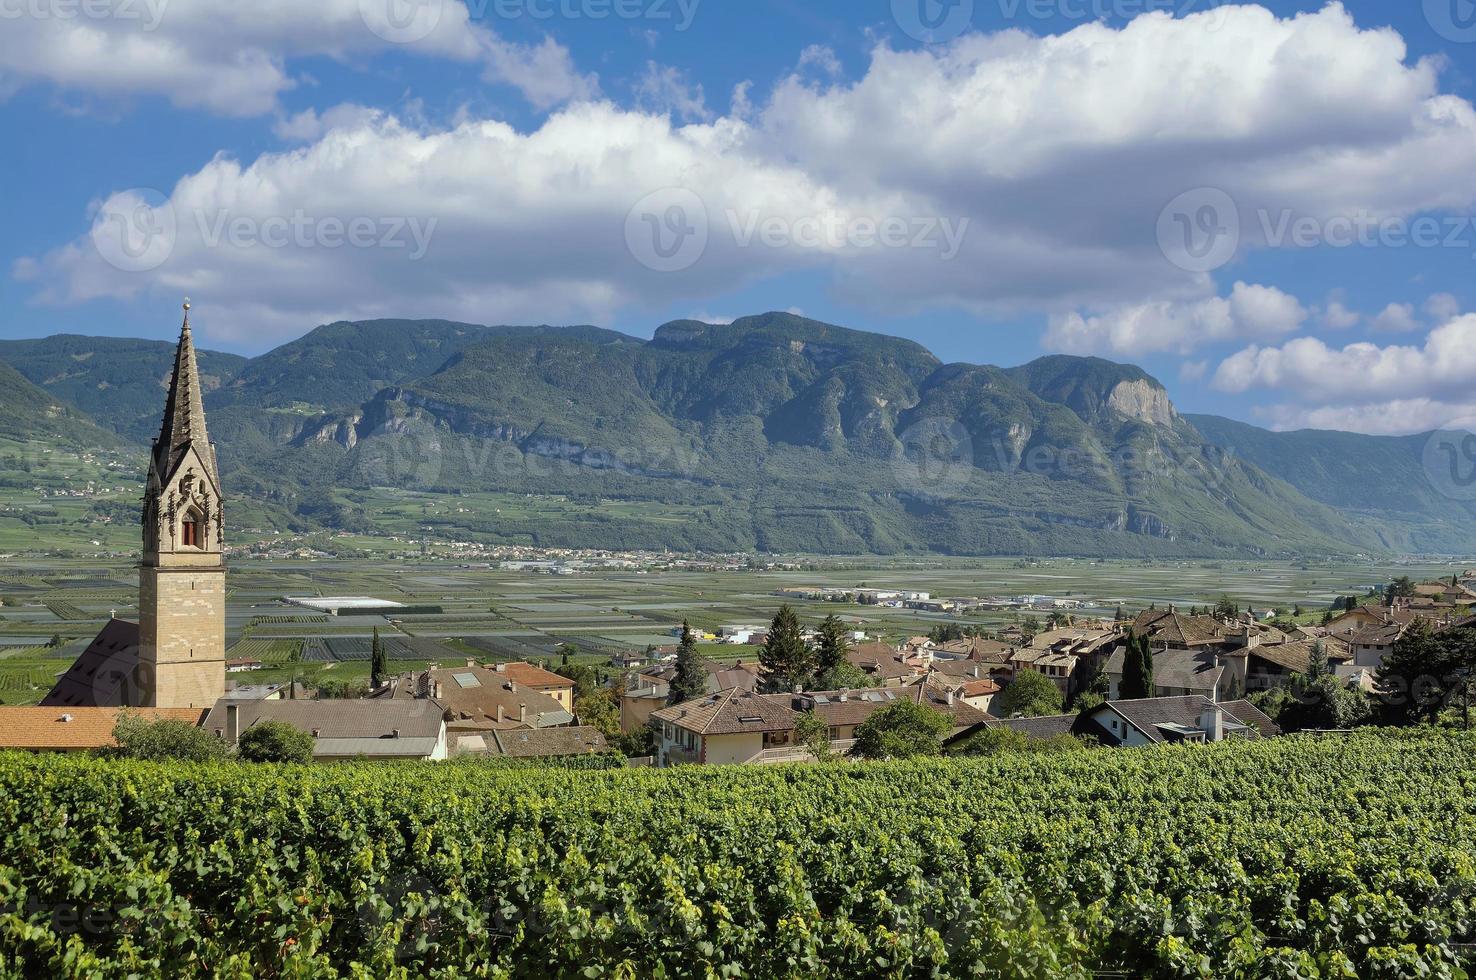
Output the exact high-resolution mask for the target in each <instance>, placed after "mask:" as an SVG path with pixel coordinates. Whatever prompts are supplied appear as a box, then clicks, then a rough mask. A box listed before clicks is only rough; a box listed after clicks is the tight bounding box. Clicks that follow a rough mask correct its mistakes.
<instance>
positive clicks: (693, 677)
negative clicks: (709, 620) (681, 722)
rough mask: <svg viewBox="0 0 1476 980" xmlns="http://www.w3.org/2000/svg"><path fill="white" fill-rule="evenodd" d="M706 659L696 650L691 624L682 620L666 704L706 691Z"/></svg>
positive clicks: (694, 696) (678, 701)
mask: <svg viewBox="0 0 1476 980" xmlns="http://www.w3.org/2000/svg"><path fill="white" fill-rule="evenodd" d="M707 682H708V673H707V661H706V659H705V658H704V657H703V656H702V654H701V653H699V652H698V651H697V638H696V637H695V636H694V635H693V634H692V625H691V624H690V623H688V622H687V621H686V620H685V619H684V620H682V639H681V642H679V643H678V644H677V657H676V676H675V677H673V678H672V679H671V696H670V697H669V698H668V699H667V703H668V704H681V703H682V702H683V701H690V700H692V699H693V698H700V697H702V696H703V695H704V694H706V693H707Z"/></svg>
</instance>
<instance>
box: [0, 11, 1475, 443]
mask: <svg viewBox="0 0 1476 980" xmlns="http://www.w3.org/2000/svg"><path fill="white" fill-rule="evenodd" d="M245 8H249V9H245ZM927 18H931V20H930V23H932V24H934V25H936V29H935V30H934V32H933V33H931V34H929V33H928V32H927V30H925V29H924V28H923V27H921V25H922V23H923V19H927ZM0 19H3V20H4V21H5V23H4V24H0V121H3V124H4V131H5V133H6V135H7V140H6V151H5V153H4V154H3V156H0V167H3V171H0V172H3V174H4V176H5V178H6V187H7V194H6V203H7V208H6V212H7V214H6V217H7V220H6V221H4V222H3V224H0V270H4V274H3V275H0V335H4V336H7V337H25V336H40V335H45V334H51V333H57V332H76V333H90V334H118V335H130V336H148V337H157V338H167V337H171V336H172V335H173V333H174V331H175V330H176V328H177V326H176V325H177V309H178V306H177V304H178V302H179V299H180V297H181V296H182V295H183V294H185V293H189V294H190V295H191V297H192V299H193V300H194V302H195V304H196V314H195V320H196V323H197V330H198V332H199V334H200V335H201V336H202V338H203V342H204V343H205V344H206V345H208V346H213V347H217V348H221V349H229V350H237V351H241V352H244V353H256V352H260V351H262V350H265V349H268V348H270V347H272V346H275V345H276V344H278V343H281V342H283V341H285V340H288V339H291V338H292V337H294V336H298V335H300V334H302V333H304V332H306V331H307V330H309V329H311V328H312V327H313V326H315V325H316V324H318V323H321V322H326V321H330V320H334V319H343V318H348V319H353V318H361V317H370V316H407V317H418V316H446V317H451V318H456V319H465V320H470V321H473V322H488V323H522V322H553V323H569V322H592V323H596V324H599V325H602V326H608V327H612V328H615V329H619V330H623V331H626V332H629V333H632V334H637V335H645V336H648V335H649V334H650V332H651V330H652V329H653V328H654V327H655V326H656V325H657V324H659V323H661V322H664V321H666V320H669V319H674V318H678V317H685V316H698V317H702V318H707V319H729V318H732V317H735V316H741V315H744V314H747V313H756V312H762V311H765V310H771V309H781V310H782V309H792V310H796V311H799V312H802V313H803V314H805V315H807V316H811V317H814V318H816V319H821V320H827V321H830V322H834V323H839V324H843V325H846V326H852V327H858V328H863V329H871V330H877V331H881V332H886V333H892V334H898V335H902V336H906V337H910V338H913V339H915V340H918V341H920V342H921V343H923V344H925V345H927V346H928V347H929V348H931V349H932V350H934V351H935V352H936V353H937V354H938V355H939V356H941V357H943V358H944V359H945V360H966V361H975V362H985V363H995V364H1015V363H1020V362H1023V361H1026V360H1029V359H1031V358H1033V357H1037V356H1040V355H1041V354H1044V353H1051V352H1056V351H1064V352H1071V353H1092V354H1100V355H1102V356H1106V357H1110V358H1113V359H1115V360H1123V361H1131V362H1134V363H1139V364H1142V365H1143V366H1145V367H1146V368H1148V369H1149V370H1150V371H1151V372H1153V373H1154V374H1155V375H1156V376H1158V377H1159V378H1160V380H1162V381H1163V382H1164V383H1165V384H1166V385H1167V386H1168V387H1169V389H1170V392H1171V393H1172V394H1173V396H1174V399H1175V401H1176V403H1177V404H1178V405H1179V406H1180V407H1181V408H1182V409H1185V410H1188V411H1207V412H1215V413H1218V414H1225V415H1230V416H1232V417H1236V418H1242V419H1246V420H1249V421H1254V422H1257V423H1259V424H1263V425H1268V426H1276V427H1301V426H1307V425H1313V426H1318V427H1336V428H1350V429H1357V430H1362V431H1374V432H1410V431H1423V430H1426V429H1430V428H1435V427H1438V426H1444V425H1447V424H1450V423H1453V422H1456V421H1458V420H1463V419H1466V418H1467V416H1470V415H1473V414H1476V395H1473V394H1472V392H1473V391H1476V353H1473V352H1476V343H1473V341H1476V316H1470V315H1468V314H1467V312H1466V311H1468V310H1473V309H1476V289H1473V288H1472V270H1473V268H1476V265H1473V260H1476V223H1473V222H1472V220H1471V217H1470V216H1471V215H1472V213H1473V212H1472V206H1473V204H1476V112H1473V110H1472V102H1473V101H1476V92H1473V84H1476V4H1473V3H1472V2H1471V0H1421V2H1417V0H1400V2H1398V3H1395V2H1392V0H1377V2H1375V0H1345V2H1344V3H1343V4H1341V5H1340V4H1323V3H1289V2H1288V3H1266V4H1263V5H1261V6H1249V5H1246V6H1241V5H1228V4H1226V5H1220V4H1214V3H1212V2H1210V0H1199V2H1195V0H1175V2H1173V3H1166V2H1163V0H953V2H952V3H951V4H948V5H945V4H942V3H940V2H938V0H895V2H892V0H832V2H825V0H809V2H800V0H745V2H742V3H739V2H735V0H471V2H469V3H466V2H462V0H322V2H320V3H314V4H301V3H294V2H290V0H263V2H261V3H257V4H249V5H246V4H237V3H232V2H227V0H190V2H189V3H188V4H187V3H186V2H185V0H172V2H171V0H90V5H89V6H86V7H84V6H83V4H82V0H0ZM161 216H164V217H167V219H168V222H166V223H165V224H160V222H161V221H162V220H164V217H161ZM1231 217H1233V219H1234V221H1233V222H1232V223H1235V224H1238V225H1239V229H1238V232H1236V231H1234V230H1233V229H1229V225H1228V224H1227V219H1229V218H1231ZM130 222H132V223H133V224H130ZM694 222H696V223H695V224H694ZM355 223H357V228H358V232H357V233H356V234H355V235H354V236H352V237H353V239H354V240H353V241H346V239H347V238H349V237H351V236H349V234H348V232H347V226H349V225H354V224H355ZM699 225H700V228H699V227H698V226H699ZM130 229H131V230H130ZM140 229H141V230H140ZM129 235H134V236H135V237H134V238H128V237H127V236H129ZM138 235H142V236H143V237H142V238H137V236H138ZM1186 236H1187V237H1186ZM664 246H670V248H671V251H670V254H667V253H668V250H667V248H665V247H664ZM653 248H656V249H657V251H655V252H653V251H652V249H653Z"/></svg>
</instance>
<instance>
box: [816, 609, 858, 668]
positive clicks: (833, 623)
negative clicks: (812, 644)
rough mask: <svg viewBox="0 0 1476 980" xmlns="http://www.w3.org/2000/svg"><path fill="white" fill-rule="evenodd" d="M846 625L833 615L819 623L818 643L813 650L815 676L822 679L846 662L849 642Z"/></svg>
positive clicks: (849, 647)
mask: <svg viewBox="0 0 1476 980" xmlns="http://www.w3.org/2000/svg"><path fill="white" fill-rule="evenodd" d="M847 632H848V631H847V629H846V624H845V623H843V622H841V621H840V618H839V617H837V616H836V615H835V614H834V613H831V614H830V615H829V616H826V617H825V619H824V621H822V622H821V623H820V642H819V645H818V646H817V648H816V650H815V674H816V676H817V677H824V676H825V675H827V674H830V673H831V672H833V671H834V670H835V669H836V668H837V667H839V666H840V665H841V664H843V663H845V662H846V653H847V652H849V651H850V649H851V641H850V640H849V639H847V638H846V633H847Z"/></svg>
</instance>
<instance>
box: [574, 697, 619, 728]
mask: <svg viewBox="0 0 1476 980" xmlns="http://www.w3.org/2000/svg"><path fill="white" fill-rule="evenodd" d="M574 713H575V714H576V715H577V716H578V718H579V723H580V724H581V725H590V726H592V727H594V728H597V729H599V731H600V734H601V735H603V736H605V738H606V739H607V740H608V739H612V738H615V737H616V736H618V735H619V734H620V696H619V695H617V694H616V693H615V691H614V690H613V689H612V688H608V687H603V688H600V689H599V690H597V691H591V692H590V693H588V694H585V695H583V696H582V697H576V698H575V699H574Z"/></svg>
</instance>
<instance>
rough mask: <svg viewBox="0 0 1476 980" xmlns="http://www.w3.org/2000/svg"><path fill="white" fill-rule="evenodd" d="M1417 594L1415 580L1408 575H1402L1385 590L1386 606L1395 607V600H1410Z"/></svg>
mask: <svg viewBox="0 0 1476 980" xmlns="http://www.w3.org/2000/svg"><path fill="white" fill-rule="evenodd" d="M1414 594H1415V585H1414V580H1413V579H1411V578H1410V577H1409V576H1408V575H1401V576H1399V577H1398V578H1396V579H1394V580H1393V581H1391V582H1390V583H1389V585H1388V586H1387V587H1386V588H1385V589H1384V605H1386V606H1392V605H1394V600H1395V599H1408V598H1409V597H1411V596H1413V595H1414Z"/></svg>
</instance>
